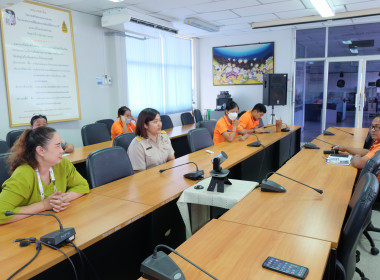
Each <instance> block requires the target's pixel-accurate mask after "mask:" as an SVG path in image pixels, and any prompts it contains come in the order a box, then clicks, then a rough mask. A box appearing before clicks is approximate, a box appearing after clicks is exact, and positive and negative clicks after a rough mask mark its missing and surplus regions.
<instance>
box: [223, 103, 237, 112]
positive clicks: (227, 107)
mask: <svg viewBox="0 0 380 280" xmlns="http://www.w3.org/2000/svg"><path fill="white" fill-rule="evenodd" d="M235 107H237V108H238V111H239V106H238V105H237V104H236V102H234V101H228V102H227V104H226V110H227V111H229V110H232V109H233V108H235Z"/></svg>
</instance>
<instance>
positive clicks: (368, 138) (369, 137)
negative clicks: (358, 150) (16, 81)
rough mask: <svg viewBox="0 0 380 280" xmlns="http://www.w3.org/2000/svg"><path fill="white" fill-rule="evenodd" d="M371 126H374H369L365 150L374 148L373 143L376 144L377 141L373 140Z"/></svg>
mask: <svg viewBox="0 0 380 280" xmlns="http://www.w3.org/2000/svg"><path fill="white" fill-rule="evenodd" d="M371 126H372V124H371V125H370V126H369V130H368V134H367V137H366V139H365V141H364V146H363V148H364V149H369V148H371V146H372V145H373V143H374V142H375V141H374V140H373V139H372V137H371Z"/></svg>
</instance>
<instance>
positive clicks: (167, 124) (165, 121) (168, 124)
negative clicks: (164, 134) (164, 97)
mask: <svg viewBox="0 0 380 280" xmlns="http://www.w3.org/2000/svg"><path fill="white" fill-rule="evenodd" d="M161 122H162V128H161V129H167V128H172V127H173V122H172V119H171V118H170V117H169V116H168V115H161Z"/></svg>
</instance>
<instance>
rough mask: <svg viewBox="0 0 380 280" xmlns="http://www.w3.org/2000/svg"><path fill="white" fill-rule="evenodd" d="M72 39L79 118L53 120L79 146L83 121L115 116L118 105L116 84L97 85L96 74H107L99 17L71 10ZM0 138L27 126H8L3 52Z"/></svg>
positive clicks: (58, 128)
mask: <svg viewBox="0 0 380 280" xmlns="http://www.w3.org/2000/svg"><path fill="white" fill-rule="evenodd" d="M71 13H72V20H73V27H74V43H75V52H76V63H77V70H78V83H79V94H80V108H81V114H82V119H81V120H79V121H69V122H60V123H52V124H51V126H52V127H54V128H56V129H57V130H58V132H59V133H60V134H61V136H62V138H64V139H65V140H66V141H68V142H70V143H73V144H74V146H75V147H79V146H82V138H81V134H80V129H81V127H82V126H83V125H85V124H89V123H93V122H95V121H96V120H99V119H103V118H115V117H116V116H115V115H116V113H117V109H118V107H119V106H118V90H117V87H116V86H113V85H111V86H98V85H97V84H96V82H95V77H98V76H100V75H104V74H106V72H107V71H108V69H106V68H107V67H106V61H107V59H105V56H106V57H108V53H109V51H108V50H107V48H106V46H107V44H106V43H105V40H109V38H107V37H106V38H104V36H103V31H104V29H103V28H101V27H100V17H97V16H92V15H88V14H84V13H79V12H75V11H72V12H71ZM0 63H1V65H0V139H4V140H5V138H6V134H7V132H8V131H9V130H11V129H20V128H26V127H14V128H11V127H10V126H9V117H8V103H7V94H6V83H5V74H4V63H3V56H2V55H1V57H0Z"/></svg>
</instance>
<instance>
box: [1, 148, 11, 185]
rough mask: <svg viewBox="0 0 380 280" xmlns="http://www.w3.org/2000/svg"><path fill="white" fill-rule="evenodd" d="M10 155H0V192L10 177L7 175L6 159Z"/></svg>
mask: <svg viewBox="0 0 380 280" xmlns="http://www.w3.org/2000/svg"><path fill="white" fill-rule="evenodd" d="M9 155H10V154H5V153H4V154H0V192H1V190H2V188H1V186H2V185H3V183H4V182H5V181H6V180H7V179H8V178H9V177H10V176H11V175H10V174H9V165H8V162H7V160H8V157H9Z"/></svg>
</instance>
